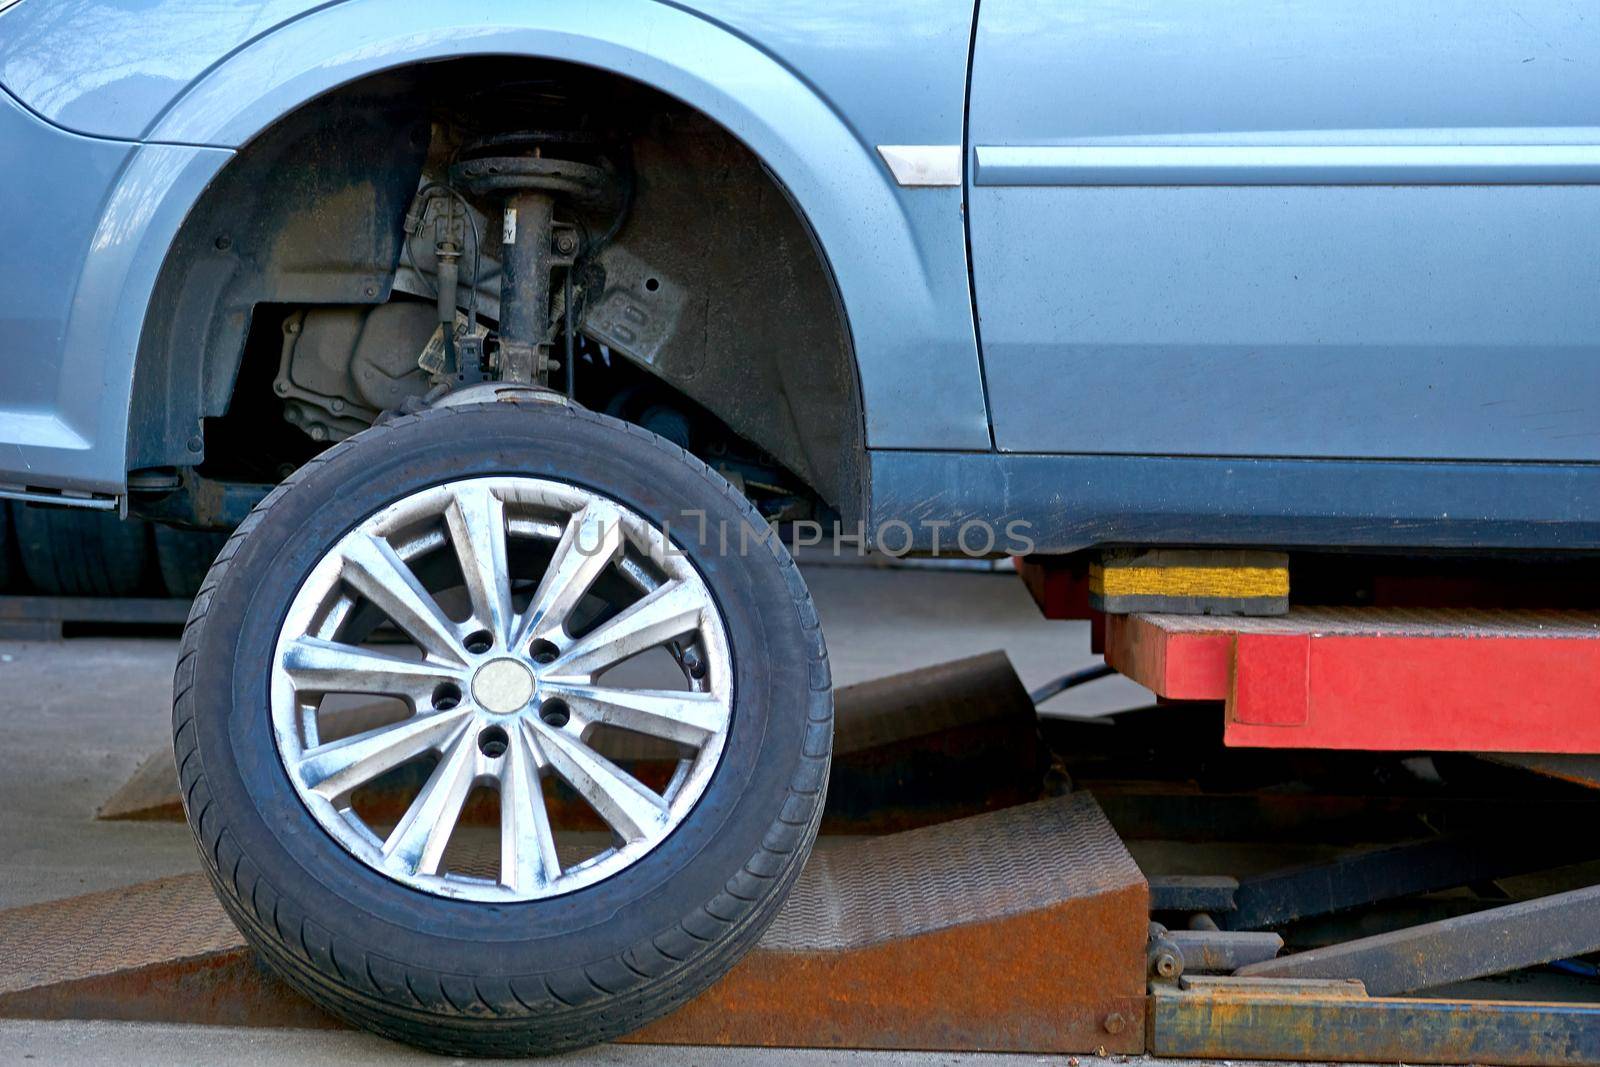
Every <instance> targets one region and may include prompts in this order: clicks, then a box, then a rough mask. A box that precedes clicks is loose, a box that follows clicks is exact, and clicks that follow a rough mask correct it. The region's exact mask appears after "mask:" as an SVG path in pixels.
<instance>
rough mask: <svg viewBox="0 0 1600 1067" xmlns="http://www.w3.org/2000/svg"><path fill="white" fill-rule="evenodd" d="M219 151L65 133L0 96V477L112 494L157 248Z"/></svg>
mask: <svg viewBox="0 0 1600 1067" xmlns="http://www.w3.org/2000/svg"><path fill="white" fill-rule="evenodd" d="M231 155H232V153H231V152H228V151H226V150H223V149H215V148H194V147H187V146H177V145H143V146H141V145H134V144H129V143H126V142H120V141H108V140H102V139H98V138H92V137H84V136H81V135H79V134H74V133H68V132H65V131H63V130H61V129H58V128H56V127H54V126H51V125H48V124H47V123H45V122H43V121H41V120H40V119H39V118H37V117H36V116H35V115H33V114H32V113H30V112H28V111H27V110H26V109H24V108H23V107H21V106H20V105H19V104H18V103H17V102H16V101H15V100H14V99H12V98H11V97H10V96H9V95H7V94H5V93H0V171H4V172H5V173H6V174H7V175H8V176H9V180H10V185H9V189H10V192H11V194H12V196H13V197H14V200H13V205H14V209H13V210H10V211H7V212H5V213H4V215H3V217H0V247H4V248H6V249H8V255H11V256H16V257H18V258H17V260H16V263H17V265H16V266H15V267H13V268H12V269H8V270H7V271H6V275H7V277H8V279H9V281H8V284H7V285H6V287H5V290H4V292H3V293H0V353H3V354H4V356H5V363H4V371H3V372H0V483H3V484H6V485H9V486H12V487H15V488H23V487H44V488H55V489H67V490H73V491H76V492H80V493H103V494H104V493H110V494H114V493H118V492H120V491H121V490H122V488H123V486H124V484H125V483H126V478H127V472H126V469H125V464H124V462H123V458H124V455H125V451H126V427H127V419H128V396H129V389H130V384H131V376H132V370H133V365H132V361H133V351H134V347H135V346H136V345H137V343H138V337H139V331H140V330H141V329H142V327H143V323H144V315H145V309H146V306H147V304H148V298H149V293H150V290H151V288H152V287H153V286H154V285H155V280H156V275H157V272H158V271H159V270H160V268H161V262H162V259H163V257H164V256H165V255H166V250H167V246H168V245H169V244H170V242H171V240H172V237H173V235H174V234H175V233H176V232H177V229H178V226H179V224H180V223H181V222H182V221H183V216H184V214H185V212H186V211H187V210H188V205H189V203H191V202H192V200H193V198H194V197H196V196H198V195H199V194H200V191H201V190H202V189H203V188H204V187H205V185H206V183H207V182H208V181H210V180H211V177H212V176H213V175H214V174H215V173H216V172H217V170H218V169H219V168H220V167H221V166H222V165H223V163H225V162H226V161H227V160H228V158H229V157H230V156H231Z"/></svg>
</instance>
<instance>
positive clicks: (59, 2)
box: [0, 0, 316, 140]
mask: <svg viewBox="0 0 1600 1067" xmlns="http://www.w3.org/2000/svg"><path fill="white" fill-rule="evenodd" d="M314 6H316V5H315V4H313V3H311V2H308V0H159V2H157V3H150V2H148V0H143V2H141V0H49V2H47V3H18V4H17V5H16V6H15V7H12V8H9V9H7V11H6V12H5V16H4V22H3V23H0V26H3V27H4V31H3V32H0V85H4V86H6V88H7V89H9V90H10V91H11V92H12V93H14V94H15V95H16V96H17V97H18V98H19V99H21V100H22V101H23V102H24V103H25V104H27V106H28V107H29V108H31V109H32V110H33V111H34V112H35V113H36V114H38V115H39V116H41V117H42V118H44V119H47V120H48V121H49V122H51V123H53V124H54V125H57V126H60V127H61V128H62V129H66V130H71V131H73V132H74V133H82V134H88V135H90V136H93V137H114V138H121V139H124V140H138V139H139V138H141V137H143V136H144V135H145V133H146V132H147V131H148V130H149V128H150V126H151V124H152V123H154V122H155V121H156V119H157V118H158V117H159V116H160V115H161V113H162V112H163V111H164V110H165V109H166V107H167V105H168V104H170V103H171V102H172V101H173V100H174V99H176V98H177V97H178V96H179V95H180V94H181V93H182V92H183V91H184V90H185V89H186V88H188V86H189V85H190V83H191V82H193V81H194V79H196V78H198V77H199V76H200V75H201V74H202V73H204V72H205V70H206V68H208V67H210V66H212V65H213V64H215V63H216V62H218V61H219V60H220V59H222V58H223V57H224V56H226V55H228V54H229V53H230V52H232V51H233V50H234V49H236V48H238V47H239V46H240V45H242V44H244V43H245V42H246V41H249V40H251V39H253V38H255V37H259V36H260V35H261V34H263V33H267V32H270V31H271V30H272V29H273V28H275V27H276V26H278V25H280V24H281V23H283V22H284V21H286V20H288V19H291V18H294V17H295V16H297V15H300V14H302V13H304V12H305V11H306V10H307V9H309V8H311V7H314Z"/></svg>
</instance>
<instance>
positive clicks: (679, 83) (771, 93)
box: [129, 0, 987, 517]
mask: <svg viewBox="0 0 1600 1067" xmlns="http://www.w3.org/2000/svg"><path fill="white" fill-rule="evenodd" d="M378 6H379V5H377V4H376V3H375V2H374V0H345V2H344V3H339V4H335V5H331V6H327V7H323V8H319V9H315V10H313V11H311V12H309V13H308V14H306V15H305V16H303V17H301V18H298V19H296V20H294V21H291V22H289V23H287V24H285V25H284V26H282V27H280V28H278V29H277V30H275V31H273V32H271V33H269V34H267V35H265V36H264V37H261V38H258V39H257V40H255V41H253V42H252V43H250V44H249V45H247V46H246V47H244V48H242V49H240V50H239V51H238V52H236V53H235V54H233V55H232V56H230V57H229V58H228V59H226V60H225V61H223V62H221V63H219V64H217V65H216V66H214V67H213V68H212V69H211V70H209V71H208V72H207V73H206V74H205V75H204V76H203V77H201V78H200V79H199V80H198V81H197V82H195V83H194V84H193V85H192V86H190V88H189V89H188V90H187V91H186V92H185V93H184V94H182V95H181V96H180V97H178V98H177V99H176V100H175V101H174V102H173V103H172V104H171V105H169V106H168V108H167V109H166V110H165V111H164V112H163V114H162V115H161V116H160V117H159V118H158V119H157V120H156V121H155V122H154V123H153V124H152V126H151V128H150V130H149V131H148V133H147V136H148V138H149V139H150V140H152V141H156V142H163V143H166V144H174V145H177V144H181V145H192V146H207V147H216V148H228V149H240V148H243V147H245V146H248V145H250V144H252V143H254V142H256V141H257V140H258V139H259V138H261V137H262V136H263V135H265V134H267V133H269V132H270V131H271V130H272V129H273V128H274V126H275V125H276V124H278V123H280V122H282V121H283V120H284V119H285V117H287V116H289V115H292V114H294V113H296V112H297V111H298V110H300V109H302V108H304V107H306V106H307V105H311V104H313V103H314V102H315V101H317V100H318V99H320V98H322V97H325V96H326V95H327V94H329V93H332V92H334V91H335V90H338V89H340V88H341V87H344V86H348V85H351V84H353V83H355V82H357V81H360V80H361V79H364V78H371V77H373V76H375V75H379V74H382V73H384V72H392V71H396V70H401V69H405V68H410V67H416V66H419V65H424V64H432V63H437V62H440V61H444V60H452V59H454V60H460V59H470V58H472V57H491V56H496V57H501V56H516V57H525V58H528V59H543V60H552V61H558V62H565V63H572V64H577V65H581V66H583V67H587V68H591V69H594V70H599V71H603V72H607V73H610V74H613V75H616V76H617V77H620V78H626V79H629V80H631V81H635V82H639V83H641V84H643V85H645V86H647V87H649V88H652V89H655V90H657V91H659V92H661V93H664V94H666V95H667V96H670V97H672V98H674V99H676V100H678V101H680V102H681V103H683V104H685V105H687V106H688V107H690V108H693V109H695V110H696V111H698V112H700V113H701V114H702V115H704V116H705V117H707V118H708V119H710V120H711V121H712V122H713V123H715V124H716V125H718V126H720V127H721V128H722V129H723V130H725V131H727V133H728V134H730V135H731V136H732V137H733V138H735V139H736V140H737V141H738V142H740V143H741V144H742V145H744V146H745V147H746V148H747V149H749V150H750V151H751V152H752V153H754V155H755V157H756V158H757V159H758V160H759V161H760V165H761V167H762V168H763V169H764V170H765V171H766V173H767V174H768V176H769V177H770V178H771V180H772V182H773V184H774V185H775V186H776V187H777V188H778V189H779V190H781V191H782V192H783V194H784V195H785V197H786V198H787V199H788V201H789V202H790V204H791V205H792V207H793V208H794V211H795V214H796V215H797V216H798V217H799V219H801V220H802V222H803V223H804V224H805V226H806V227H807V229H808V230H809V233H810V235H811V238H812V243H813V244H814V246H815V248H816V253H817V257H818V259H819V261H820V262H821V264H822V267H823V270H824V271H825V272H826V274H827V276H828V278H829V279H830V281H831V284H832V286H833V291H834V294H835V297H836V300H837V303H838V312H839V316H840V320H841V324H842V328H843V330H844V333H845V339H846V344H847V351H848V353H849V355H850V357H851V358H850V362H851V364H852V366H851V368H850V369H851V372H852V374H853V376H855V378H856V388H855V389H854V390H853V392H854V393H855V394H856V396H857V397H858V398H859V399H858V400H856V401H855V407H856V410H854V411H848V412H841V413H840V414H841V416H842V417H844V418H848V419H849V420H850V421H851V422H852V423H854V424H855V432H854V433H853V435H852V436H853V441H852V443H851V445H850V449H851V451H852V452H853V455H852V456H850V458H849V464H848V465H849V467H850V468H851V470H852V471H853V472H855V473H854V479H855V484H854V485H853V486H852V487H851V488H850V490H849V491H848V492H846V493H843V494H838V493H836V494H835V495H837V496H839V497H840V498H839V499H836V500H833V501H832V502H833V503H834V504H835V505H836V506H838V507H839V509H840V510H841V512H843V513H844V514H845V515H846V516H847V517H852V516H860V515H864V514H865V512H866V506H867V500H866V497H867V485H866V474H865V472H866V469H867V464H866V462H865V455H866V448H867V447H868V446H869V445H876V444H887V445H890V446H897V447H909V446H912V445H914V444H918V443H920V444H922V445H925V446H930V445H939V446H942V447H949V446H950V444H951V443H952V441H953V439H954V441H955V442H956V443H959V442H960V441H964V440H967V439H969V438H970V439H971V441H972V442H973V443H977V440H978V438H977V436H975V434H974V431H976V430H981V431H982V435H983V437H984V438H985V440H984V443H985V444H986V436H987V428H986V426H970V425H966V424H965V423H966V422H970V421H971V420H970V418H967V419H965V422H963V424H962V426H961V428H960V429H959V431H955V432H954V434H953V436H952V426H951V425H947V424H946V423H949V422H950V421H951V420H955V421H958V422H960V421H962V420H963V418H964V416H962V415H958V414H950V415H946V414H944V412H946V411H948V410H949V409H950V408H952V407H960V406H961V405H960V404H954V405H953V404H952V403H951V400H952V395H953V393H952V389H951V388H950V381H949V377H950V376H949V375H946V374H944V373H941V364H942V363H952V364H959V362H960V358H961V345H962V344H964V343H970V337H969V338H960V339H952V338H950V337H948V336H938V335H939V334H940V333H946V334H947V333H948V330H945V329H942V328H941V327H940V326H939V325H938V324H939V322H940V320H941V318H942V319H943V320H944V321H948V320H949V316H948V315H943V316H941V315H940V314H937V313H936V311H935V304H936V292H937V289H938V284H937V283H936V281H935V279H934V278H933V277H932V276H931V272H930V270H929V268H928V265H927V263H926V262H925V256H924V254H923V250H922V248H921V245H920V241H919V236H920V235H919V233H918V221H917V219H916V217H915V216H916V213H915V212H914V211H908V210H907V209H906V201H905V200H904V199H903V198H902V197H901V195H899V191H897V190H896V188H895V187H894V183H893V180H892V177H891V176H890V175H889V173H888V171H887V169H886V168H885V167H884V166H883V165H882V163H881V161H880V160H879V159H878V158H877V156H876V154H875V152H874V151H873V149H872V147H871V146H869V145H865V144H863V143H862V142H861V141H860V139H859V138H858V137H857V136H856V135H855V134H854V133H853V132H852V131H851V129H850V127H849V125H848V123H847V122H846V121H845V119H844V117H842V116H840V115H839V114H837V113H836V112H835V111H834V110H833V109H832V108H831V107H830V105H829V104H828V102H827V101H825V100H824V99H822V98H821V97H820V96H819V95H818V94H817V93H815V92H814V91H813V90H812V89H811V88H810V87H809V86H808V85H807V84H806V83H805V82H804V81H803V80H802V79H801V78H800V77H799V76H798V75H797V74H795V73H794V72H792V71H790V70H789V69H787V68H785V67H784V66H782V65H781V64H780V63H779V62H778V61H777V60H775V59H773V58H772V57H771V56H769V55H768V54H767V53H765V52H763V51H761V50H760V49H759V48H757V47H756V46H755V45H753V44H751V43H750V42H748V41H746V40H744V39H743V38H740V37H738V36H736V35H735V34H733V33H732V32H730V31H729V30H727V29H724V28H722V27H720V26H718V25H715V24H713V23H711V22H709V21H707V20H705V19H703V18H701V17H699V16H696V15H693V14H690V13H688V12H685V11H682V10H679V9H677V8H672V7H667V6H664V5H661V4H658V3H655V2H652V0H620V2H619V3H617V4H615V5H606V6H605V7H604V8H603V9H602V10H601V11H600V12H598V13H596V12H594V11H588V12H580V11H577V10H576V9H573V8H570V7H567V6H562V7H550V8H543V7H541V8H539V9H537V10H530V9H527V8H526V7H525V6H524V5H510V4H504V3H497V2H494V0H473V2H469V3H465V4H461V5H451V6H449V7H448V8H445V7H443V6H440V7H437V8H436V7H427V8H422V7H412V6H407V7H404V8H401V9H399V10H400V11H401V12H402V13H403V17H400V18H396V17H393V15H394V9H392V8H391V9H390V11H389V16H388V17H383V16H379V15H378V14H377V13H376V8H377V7H378ZM222 169H223V170H224V171H225V170H226V168H222ZM203 198H204V194H203V193H202V194H201V195H200V196H198V197H195V198H194V199H193V201H191V203H190V204H189V205H188V208H189V210H190V211H192V209H193V208H194V207H195V205H196V204H197V203H199V202H200V201H201V200H203ZM868 229H870V233H871V234H872V239H871V240H865V241H864V240H861V239H860V238H861V234H862V233H863V232H867V230H868ZM173 236H174V238H176V236H177V235H176V234H174V235H173ZM153 288H154V289H156V290H157V295H159V287H153ZM152 306H154V305H152ZM147 318H148V317H147ZM148 328H149V323H148V322H147V323H146V324H145V329H146V330H148ZM142 359H143V356H142V355H141V360H142ZM911 359H915V360H916V362H917V369H918V372H917V373H914V374H907V373H906V368H907V367H908V366H909V365H910V364H909V361H910V360H911ZM163 370H165V374H164V375H163V374H156V373H144V374H140V375H137V378H138V382H137V384H136V387H135V390H134V396H133V400H132V420H131V423H130V426H129V459H130V466H139V465H140V464H139V463H135V462H134V457H135V456H137V455H139V454H140V452H141V444H142V442H141V441H140V440H139V439H138V438H139V435H140V434H141V433H142V432H144V428H143V425H142V423H143V421H144V420H143V419H142V418H141V416H145V417H148V415H149V413H150V412H151V411H153V410H156V409H157V408H159V407H160V406H161V405H162V404H163V403H164V402H165V399H166V397H165V394H164V393H163V389H166V388H168V387H169V386H170V384H171V382H170V380H171V378H172V370H171V369H170V368H163ZM954 371H955V373H964V371H962V370H961V368H959V367H955V368H954ZM980 401H981V398H980ZM713 410H715V409H713ZM719 414H720V413H719ZM169 436H170V435H169ZM757 443H758V444H762V443H763V442H760V441H757ZM168 444H169V447H170V442H168ZM146 451H147V450H146Z"/></svg>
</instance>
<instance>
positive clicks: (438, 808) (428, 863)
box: [383, 729, 477, 875]
mask: <svg viewBox="0 0 1600 1067" xmlns="http://www.w3.org/2000/svg"><path fill="white" fill-rule="evenodd" d="M476 757H477V745H476V744H475V743H474V738H473V736H472V731H471V729H463V730H461V731H460V732H459V733H457V734H456V735H455V737H454V738H452V739H451V741H450V744H449V747H448V748H446V749H445V753H444V758H443V759H441V760H440V761H439V765H438V766H437V767H435V768H434V769H433V774H431V775H430V776H429V777H428V781H427V783H426V784H425V785H423V787H422V792H420V793H418V794H417V797H416V799H415V800H413V801H412V802H411V807H409V808H407V809H406V814H405V817H404V818H402V819H401V820H400V825H398V826H396V827H395V828H394V832H393V833H392V834H390V835H389V839H388V840H387V841H385V842H384V843H383V854H384V858H385V859H384V862H385V864H386V865H387V866H389V867H391V868H393V869H395V870H398V871H400V872H402V873H404V874H408V875H414V874H438V873H439V865H440V862H441V861H442V860H443V859H444V850H445V848H446V846H448V845H449V844H450V835H451V834H452V833H453V832H454V831H455V828H456V821H457V819H459V818H460V816H461V805H463V804H465V803H466V801H467V794H468V793H470V792H471V791H472V779H473V768H474V767H475V765H476Z"/></svg>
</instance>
